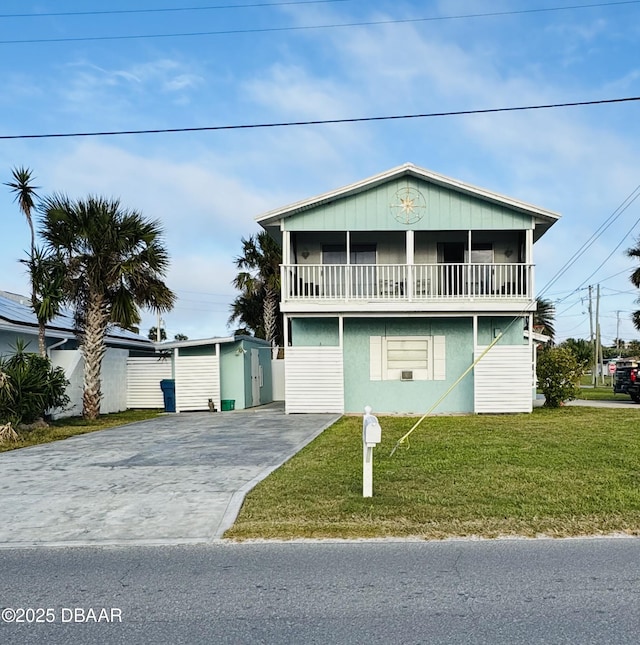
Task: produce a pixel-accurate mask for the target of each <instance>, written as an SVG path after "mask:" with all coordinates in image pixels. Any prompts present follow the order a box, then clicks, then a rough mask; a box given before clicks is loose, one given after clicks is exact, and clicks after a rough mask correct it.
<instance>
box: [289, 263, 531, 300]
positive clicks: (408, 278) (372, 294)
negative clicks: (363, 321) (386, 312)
mask: <svg viewBox="0 0 640 645" xmlns="http://www.w3.org/2000/svg"><path fill="white" fill-rule="evenodd" d="M532 270H533V266H532V265H530V264H351V265H347V264H290V265H283V266H282V285H283V296H284V300H285V301H291V300H311V301H336V300H364V301H378V300H393V301H398V300H410V301H420V300H441V299H455V298H458V299H472V298H473V299H476V298H486V299H505V298H507V299H520V300H521V299H530V298H531V292H532V290H531V276H532V273H531V272H532Z"/></svg>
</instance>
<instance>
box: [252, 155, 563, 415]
mask: <svg viewBox="0 0 640 645" xmlns="http://www.w3.org/2000/svg"><path fill="white" fill-rule="evenodd" d="M558 218H559V215H557V214H556V213H553V212H551V211H548V210H545V209H543V208H540V207H537V206H532V205H530V204H525V203H523V202H521V201H518V200H516V199H513V198H510V197H506V196H503V195H499V194H497V193H494V192H492V191H489V190H486V189H483V188H477V187H475V186H471V185H469V184H466V183H463V182H461V181H458V180H455V179H450V178H448V177H444V176H442V175H439V174H437V173H434V172H431V171H428V170H424V169H422V168H418V167H417V166H414V165H413V164H405V165H403V166H400V167H398V168H394V169H392V170H389V171H387V172H384V173H381V174H379V175H376V176H374V177H370V178H368V179H365V180H363V181H359V182H356V183H354V184H351V185H349V186H346V187H344V188H340V189H338V190H334V191H331V192H329V193H325V194H324V195H320V196H318V197H314V198H311V199H307V200H303V201H301V202H298V203H296V204H292V205H290V206H286V207H284V208H279V209H276V210H274V211H271V212H268V213H266V214H264V215H262V216H260V217H258V218H257V221H258V222H259V224H260V225H261V226H263V227H264V228H265V229H266V230H267V231H269V233H270V234H271V235H272V236H273V237H274V238H276V239H277V240H279V241H280V243H281V244H282V254H283V260H282V297H281V310H282V313H283V316H284V323H285V324H284V330H285V345H286V349H285V402H286V410H287V412H348V413H362V411H363V409H364V407H365V405H371V406H372V408H373V409H374V411H375V412H383V413H423V412H425V411H426V410H427V409H429V408H430V407H431V406H432V405H433V404H434V403H435V402H436V401H437V400H438V399H439V398H440V397H441V396H442V395H443V394H445V393H446V392H447V390H449V388H450V387H451V386H452V385H453V384H454V383H455V382H456V380H457V379H458V378H459V377H460V376H461V375H462V374H463V373H464V371H465V370H466V369H467V368H468V367H469V366H470V365H471V364H472V363H473V362H474V360H475V359H476V358H478V357H479V356H480V355H481V354H482V352H483V351H484V350H485V349H486V348H487V347H488V346H489V345H490V344H491V342H492V341H493V340H494V339H495V338H496V337H497V336H499V335H500V334H501V333H502V334H503V335H502V337H501V338H500V340H499V342H498V343H497V344H496V345H495V346H494V347H493V348H492V349H491V350H490V351H489V352H488V353H487V354H486V356H485V357H484V358H483V359H482V360H481V361H480V362H479V363H478V364H477V365H476V367H475V368H474V370H473V371H472V372H471V373H470V374H469V375H468V376H466V377H465V378H464V379H463V380H462V381H461V383H460V384H459V385H458V386H457V387H455V388H454V389H453V390H452V392H451V393H450V394H449V395H448V396H447V397H446V398H445V400H444V401H443V402H442V403H441V404H440V405H439V406H438V408H437V409H436V412H441V413H442V412H448V413H471V412H476V413H480V412H527V411H531V409H532V399H533V397H532V391H533V385H534V360H533V356H534V344H533V339H532V338H531V336H529V335H528V334H527V335H526V336H525V333H524V332H525V329H532V328H533V312H534V311H535V308H536V302H535V291H534V258H533V250H534V243H535V242H536V241H537V240H538V239H539V238H540V236H541V235H543V234H544V233H545V232H546V231H547V230H548V229H549V227H550V226H552V225H553V224H554V223H555V222H556V221H557V219H558Z"/></svg>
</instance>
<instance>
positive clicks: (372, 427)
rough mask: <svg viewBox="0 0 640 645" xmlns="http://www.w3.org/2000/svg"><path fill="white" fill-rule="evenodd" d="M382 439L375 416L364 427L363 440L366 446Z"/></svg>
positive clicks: (380, 429) (373, 444)
mask: <svg viewBox="0 0 640 645" xmlns="http://www.w3.org/2000/svg"><path fill="white" fill-rule="evenodd" d="M381 441H382V428H381V427H380V424H379V423H378V420H377V419H376V418H375V417H371V421H369V423H367V424H366V425H365V427H364V442H365V443H366V444H367V446H370V445H371V446H375V445H376V444H378V443H380V442H381Z"/></svg>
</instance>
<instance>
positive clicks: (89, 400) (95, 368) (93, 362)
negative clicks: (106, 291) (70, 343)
mask: <svg viewBox="0 0 640 645" xmlns="http://www.w3.org/2000/svg"><path fill="white" fill-rule="evenodd" d="M89 302H90V304H89V307H88V309H87V312H86V316H87V319H86V323H85V327H84V330H83V337H82V344H81V346H80V348H81V350H82V355H83V356H84V382H83V386H84V390H83V393H82V416H83V417H84V418H85V419H97V418H98V416H99V415H100V401H101V399H102V392H101V389H100V386H101V381H100V372H101V369H102V359H103V358H104V354H105V351H106V347H105V345H104V335H105V331H106V328H107V322H108V317H107V314H106V312H105V307H104V304H103V299H102V298H99V297H97V298H95V301H92V300H91V299H90V301H89Z"/></svg>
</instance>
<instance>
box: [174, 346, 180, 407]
mask: <svg viewBox="0 0 640 645" xmlns="http://www.w3.org/2000/svg"><path fill="white" fill-rule="evenodd" d="M179 358H180V348H179V347H176V348H175V349H174V354H173V378H174V379H175V378H176V372H177V370H176V363H177V362H178V360H179ZM175 388H176V389H175V392H176V414H177V413H178V412H180V408H179V407H178V383H177V381H175Z"/></svg>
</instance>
